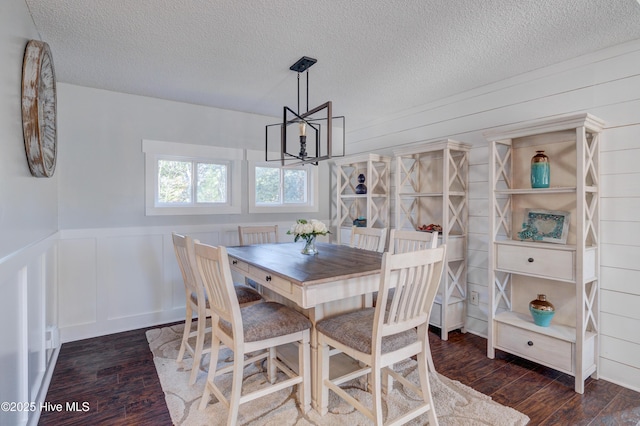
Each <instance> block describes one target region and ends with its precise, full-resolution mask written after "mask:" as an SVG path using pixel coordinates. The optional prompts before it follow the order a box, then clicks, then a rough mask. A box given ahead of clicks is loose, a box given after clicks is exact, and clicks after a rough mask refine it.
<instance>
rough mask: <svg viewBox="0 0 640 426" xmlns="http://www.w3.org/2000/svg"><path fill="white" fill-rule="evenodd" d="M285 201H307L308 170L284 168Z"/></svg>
mask: <svg viewBox="0 0 640 426" xmlns="http://www.w3.org/2000/svg"><path fill="white" fill-rule="evenodd" d="M284 202H285V203H306V202H307V171H306V170H295V169H292V170H287V169H285V170H284Z"/></svg>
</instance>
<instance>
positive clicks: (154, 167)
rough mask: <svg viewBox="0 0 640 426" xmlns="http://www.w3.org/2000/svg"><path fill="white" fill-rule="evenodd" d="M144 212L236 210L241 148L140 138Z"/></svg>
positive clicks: (238, 207)
mask: <svg viewBox="0 0 640 426" xmlns="http://www.w3.org/2000/svg"><path fill="white" fill-rule="evenodd" d="M142 149H143V151H144V153H145V163H146V173H145V175H146V178H145V179H146V182H145V185H146V191H147V194H146V214H147V215H183V214H216V213H225V214H228V213H240V184H241V179H240V177H241V174H240V162H241V160H242V150H238V149H229V148H216V147H210V146H201V145H189V144H178V143H170V142H158V141H143V144H142Z"/></svg>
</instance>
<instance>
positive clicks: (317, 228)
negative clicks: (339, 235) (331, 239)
mask: <svg viewBox="0 0 640 426" xmlns="http://www.w3.org/2000/svg"><path fill="white" fill-rule="evenodd" d="M327 234H330V232H329V230H328V229H327V226H326V225H325V224H324V223H323V222H321V221H319V220H316V219H311V220H306V219H298V220H297V221H296V223H295V224H294V225H293V226H292V227H291V229H289V230H288V231H287V235H295V238H294V239H293V241H294V242H298V240H299V239H300V238H302V239H303V240H305V241H307V242H308V241H309V240H311V239H313V238H315V237H316V236H318V235H327Z"/></svg>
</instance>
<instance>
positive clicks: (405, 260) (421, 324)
mask: <svg viewBox="0 0 640 426" xmlns="http://www.w3.org/2000/svg"><path fill="white" fill-rule="evenodd" d="M445 250H446V246H445V245H443V246H441V247H438V248H435V249H428V250H421V251H414V252H409V253H399V254H391V253H385V254H384V255H383V260H382V270H381V277H380V287H379V290H378V291H379V294H380V303H379V304H378V305H377V306H376V307H375V308H365V309H360V310H356V311H352V312H349V313H346V314H339V315H336V316H333V317H329V318H325V319H322V320H320V321H319V322H318V323H317V324H316V330H317V333H318V351H319V353H318V357H319V362H318V372H317V377H319V379H320V391H319V395H318V406H319V411H320V413H321V414H322V415H324V414H326V413H327V411H328V400H329V390H331V391H333V392H335V393H336V394H337V395H338V396H340V397H341V398H342V399H344V400H345V401H347V402H348V403H349V404H351V405H353V406H354V407H355V408H356V409H357V410H359V411H360V412H362V413H363V414H364V415H365V416H367V417H368V418H369V419H370V420H371V421H372V422H373V423H374V424H375V425H382V424H403V423H406V422H408V421H409V420H411V419H413V418H415V417H418V416H419V415H422V414H423V413H428V414H427V415H428V419H429V424H430V425H431V426H434V425H437V424H438V420H437V417H436V413H435V410H434V405H433V397H432V395H431V387H430V384H429V376H428V373H429V372H428V367H427V353H426V352H427V351H428V350H429V345H428V344H427V343H426V342H428V338H429V336H428V326H429V315H430V313H431V308H432V306H433V301H434V299H435V296H436V293H437V291H438V286H439V283H440V278H441V276H442V269H443V259H444V254H445ZM392 286H394V287H395V288H396V294H395V297H394V298H393V301H392V303H391V306H390V309H389V310H387V309H385V308H386V306H387V297H388V293H389V288H391V287H392ZM331 347H333V348H338V349H339V350H340V351H341V352H342V353H343V354H346V355H349V356H350V357H352V358H353V359H355V360H357V361H358V362H359V363H360V365H362V368H360V369H359V370H357V371H355V372H351V373H347V374H345V375H343V376H341V377H332V374H331V372H330V371H329V368H330V365H329V364H330V363H329V358H330V354H329V352H330V348H331ZM412 356H416V359H417V364H418V372H419V381H420V384H419V386H416V385H415V384H414V383H412V382H410V381H409V380H408V379H406V378H405V377H403V376H402V375H400V374H398V373H396V372H395V371H393V369H392V368H390V367H392V366H393V364H395V363H397V362H399V361H402V360H405V359H408V358H411V357H412ZM367 374H370V377H369V383H370V386H369V391H370V392H371V393H372V399H373V404H372V405H373V407H371V408H370V407H367V406H365V404H363V403H362V402H360V401H358V400H357V399H355V398H353V397H352V396H350V395H349V394H348V393H347V391H346V390H344V389H343V388H341V387H340V385H341V384H343V383H345V382H348V381H351V380H353V379H355V378H358V377H361V376H365V375H367ZM388 376H391V377H393V378H394V379H395V380H397V381H399V382H400V383H401V384H402V385H403V387H404V388H405V390H410V391H411V392H413V393H415V394H416V395H418V396H419V397H420V399H421V403H420V405H419V406H417V407H415V408H413V409H411V410H410V411H409V412H407V413H405V414H402V415H400V416H399V417H398V418H396V419H393V420H390V419H387V421H386V423H383V412H382V388H383V386H384V381H385V380H386V379H385V378H386V377H388Z"/></svg>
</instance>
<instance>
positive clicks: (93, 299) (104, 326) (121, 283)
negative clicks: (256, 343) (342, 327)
mask: <svg viewBox="0 0 640 426" xmlns="http://www.w3.org/2000/svg"><path fill="white" fill-rule="evenodd" d="M326 223H329V221H328V219H327V220H326ZM263 224H265V223H263ZM269 224H277V225H278V227H279V238H280V241H283V242H284V241H293V238H292V237H291V236H290V235H286V232H287V230H288V229H289V228H290V226H291V225H292V224H291V223H289V222H270V223H269ZM246 225H253V223H252V224H249V223H247V224H246ZM256 225H257V223H256ZM172 232H178V233H180V234H187V235H190V236H192V237H193V238H194V239H197V240H200V241H201V242H203V243H206V244H212V245H226V246H230V245H237V244H238V228H237V225H236V226H232V225H210V226H208V225H207V226H205V225H198V226H180V227H146V228H145V227H140V228H100V229H77V230H67V231H61V232H60V241H59V261H58V269H59V277H60V278H59V290H58V291H59V300H60V302H59V307H58V309H59V318H60V322H59V324H60V339H61V341H62V342H70V341H74V340H80V339H85V338H91V337H96V336H101V335H106V334H112V333H117V332H120V331H125V330H133V329H136V328H142V327H148V326H151V325H156V324H164V323H168V322H173V321H180V320H183V319H184V313H185V292H184V284H183V281H182V275H181V273H180V269H179V267H178V263H177V261H176V257H175V254H174V251H173V242H172V238H171V233H172Z"/></svg>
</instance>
